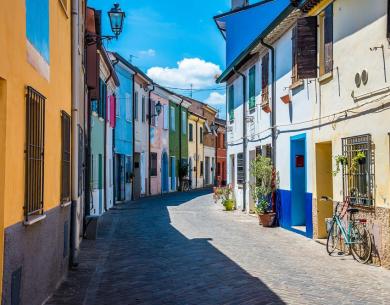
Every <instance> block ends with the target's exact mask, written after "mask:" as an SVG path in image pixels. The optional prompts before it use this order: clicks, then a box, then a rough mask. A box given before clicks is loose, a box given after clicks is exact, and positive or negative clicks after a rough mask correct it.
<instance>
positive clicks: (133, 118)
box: [131, 73, 138, 201]
mask: <svg viewBox="0 0 390 305" xmlns="http://www.w3.org/2000/svg"><path fill="white" fill-rule="evenodd" d="M136 75H137V73H134V75H133V82H132V86H133V88H132V90H133V115H132V121H133V122H132V137H133V138H132V139H131V142H132V144H133V147H132V148H133V152H132V153H133V158H132V161H133V166H132V167H133V175H132V178H131V200H132V201H134V177H135V174H134V171H135V160H134V159H135V103H136V102H138V101H136V100H135V76H136Z"/></svg>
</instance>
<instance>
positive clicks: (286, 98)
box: [280, 93, 291, 104]
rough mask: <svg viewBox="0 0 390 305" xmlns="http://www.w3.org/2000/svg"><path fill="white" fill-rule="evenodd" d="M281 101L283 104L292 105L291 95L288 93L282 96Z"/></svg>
mask: <svg viewBox="0 0 390 305" xmlns="http://www.w3.org/2000/svg"><path fill="white" fill-rule="evenodd" d="M280 99H281V100H282V102H283V103H284V104H289V103H291V98H290V94H289V93H287V94H286V95H283V96H281V97H280Z"/></svg>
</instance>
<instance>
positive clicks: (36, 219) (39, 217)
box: [23, 214, 46, 226]
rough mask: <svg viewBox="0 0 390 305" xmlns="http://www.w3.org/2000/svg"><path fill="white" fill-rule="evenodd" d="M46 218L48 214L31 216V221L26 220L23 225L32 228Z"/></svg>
mask: <svg viewBox="0 0 390 305" xmlns="http://www.w3.org/2000/svg"><path fill="white" fill-rule="evenodd" d="M45 218H46V214H42V215H35V216H31V217H30V218H29V220H25V221H24V222H23V224H24V225H25V226H32V225H33V224H34V223H37V222H40V221H42V220H44V219H45Z"/></svg>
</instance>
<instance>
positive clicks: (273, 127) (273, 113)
mask: <svg viewBox="0 0 390 305" xmlns="http://www.w3.org/2000/svg"><path fill="white" fill-rule="evenodd" d="M260 43H261V44H262V45H263V46H264V47H266V48H267V49H269V50H270V51H271V65H272V84H271V86H272V90H271V91H272V98H271V136H272V149H271V160H272V165H273V167H274V169H276V63H275V48H274V47H273V46H271V45H270V44H268V43H266V42H264V40H263V39H261V40H260ZM272 209H273V211H275V195H274V194H273V195H272Z"/></svg>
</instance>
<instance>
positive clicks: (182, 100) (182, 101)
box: [179, 99, 184, 188]
mask: <svg viewBox="0 0 390 305" xmlns="http://www.w3.org/2000/svg"><path fill="white" fill-rule="evenodd" d="M183 103H184V99H181V102H180V105H179V129H180V130H179V159H180V160H179V165H180V167H179V183H180V188H181V186H182V185H181V175H180V171H181V166H182V164H181V151H182V147H181V145H182V144H181V137H182V134H181V132H182V126H181V125H182V124H181V123H182V122H181V120H182V118H181V116H182V114H181V105H182V104H183Z"/></svg>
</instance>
